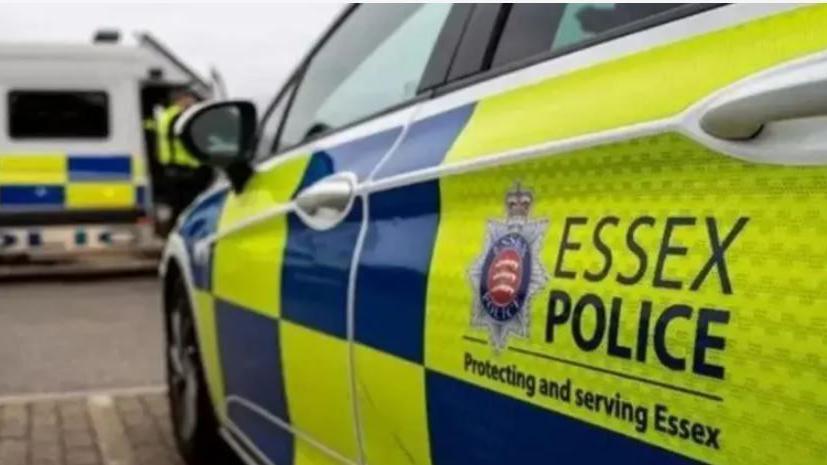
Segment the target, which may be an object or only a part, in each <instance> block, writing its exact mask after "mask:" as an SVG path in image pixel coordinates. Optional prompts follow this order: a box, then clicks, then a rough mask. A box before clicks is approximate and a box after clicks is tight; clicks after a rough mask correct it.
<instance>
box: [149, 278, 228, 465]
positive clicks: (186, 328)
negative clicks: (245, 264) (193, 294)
mask: <svg viewBox="0 0 827 465" xmlns="http://www.w3.org/2000/svg"><path fill="white" fill-rule="evenodd" d="M171 291H172V292H171V295H170V296H169V297H170V298H169V299H167V304H166V306H167V308H166V312H165V314H166V329H167V330H166V372H167V393H168V396H169V405H170V409H169V411H170V419H171V421H172V430H173V434H174V435H175V442H176V444H177V446H178V451H179V452H180V454H181V456H182V458H183V459H184V461H185V462H186V463H187V465H218V464H221V465H223V464H227V465H230V464H233V465H234V464H239V463H240V462H239V461H238V459H237V458H235V457H234V456H233V454H232V452H231V450H230V448H229V447H228V446H227V445H226V443H225V442H224V441H223V440H222V439H221V437H220V435H219V434H218V420H217V419H216V417H215V411H214V410H213V407H212V404H211V401H210V396H209V393H208V391H207V383H206V381H205V379H204V369H203V366H202V365H201V357H200V355H199V351H198V340H197V339H196V335H195V321H194V320H193V317H192V315H193V314H192V307H191V306H190V302H189V299H188V297H187V291H186V286H185V285H184V283H183V281H182V280H181V279H180V278H178V279H176V280H175V282H174V283H173V285H172V290H171Z"/></svg>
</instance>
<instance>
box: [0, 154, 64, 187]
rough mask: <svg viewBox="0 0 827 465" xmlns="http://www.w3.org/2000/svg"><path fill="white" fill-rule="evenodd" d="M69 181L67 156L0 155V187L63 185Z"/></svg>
mask: <svg viewBox="0 0 827 465" xmlns="http://www.w3.org/2000/svg"><path fill="white" fill-rule="evenodd" d="M67 179H68V175H67V168H66V155H65V154H62V153H43V154H19V153H15V154H0V185H3V184H6V185H9V184H63V183H65V182H66V181H67Z"/></svg>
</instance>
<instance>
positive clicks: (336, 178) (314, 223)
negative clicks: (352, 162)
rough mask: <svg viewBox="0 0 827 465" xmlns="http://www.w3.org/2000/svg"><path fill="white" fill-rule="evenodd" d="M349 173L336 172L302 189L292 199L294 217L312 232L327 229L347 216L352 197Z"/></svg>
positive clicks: (353, 182)
mask: <svg viewBox="0 0 827 465" xmlns="http://www.w3.org/2000/svg"><path fill="white" fill-rule="evenodd" d="M356 183H357V179H356V176H355V175H354V174H353V173H349V172H345V173H337V174H334V175H332V176H330V177H327V178H325V179H322V180H320V181H319V182H317V183H315V184H313V185H311V186H310V187H308V188H306V189H304V190H303V191H301V192H300V193H299V195H297V196H296V199H295V205H296V214H297V215H298V216H299V217H300V218H301V219H302V221H304V222H305V223H306V224H307V225H308V226H310V227H311V228H314V229H320V230H324V229H330V228H332V227H334V226H336V225H337V224H339V223H340V222H341V221H342V220H343V219H344V218H345V216H347V214H348V212H349V211H350V208H351V206H352V205H353V200H354V198H355V196H356Z"/></svg>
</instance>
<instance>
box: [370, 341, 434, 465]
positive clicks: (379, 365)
mask: <svg viewBox="0 0 827 465" xmlns="http://www.w3.org/2000/svg"><path fill="white" fill-rule="evenodd" d="M354 355H355V360H356V361H355V364H356V367H355V371H356V373H357V375H356V376H357V380H356V386H357V387H356V389H357V395H358V398H357V405H358V406H359V420H360V421H361V424H362V443H363V446H364V451H365V461H366V462H367V463H409V464H414V465H425V464H429V463H431V452H430V447H429V441H428V419H427V412H428V409H427V405H426V403H425V368H424V367H423V366H422V365H418V364H415V363H411V362H409V361H407V360H403V359H401V358H397V357H394V356H392V355H389V354H385V353H383V352H380V351H378V350H375V349H372V348H370V347H367V346H363V345H356V346H355V347H354Z"/></svg>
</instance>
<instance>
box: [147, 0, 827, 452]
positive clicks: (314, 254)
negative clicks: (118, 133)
mask: <svg viewBox="0 0 827 465" xmlns="http://www.w3.org/2000/svg"><path fill="white" fill-rule="evenodd" d="M825 30H827V7H825V6H823V5H809V6H798V5H789V4H773V5H747V4H736V5H727V6H718V5H683V4H670V5H655V4H554V5H550V4H545V5H544V4H526V5H521V4H514V5H511V4H505V5H500V4H485V5H469V4H463V5H448V4H425V5H417V4H405V5H378V4H371V5H363V6H352V7H349V8H348V9H347V10H346V11H345V12H344V14H343V15H342V16H341V17H340V19H338V20H337V21H336V22H335V24H334V25H333V27H332V28H331V29H330V30H329V31H328V32H327V33H326V34H325V35H324V36H323V38H322V39H321V41H320V42H319V43H318V45H316V46H315V47H314V48H313V49H312V51H311V52H310V53H309V55H308V56H307V58H306V59H305V60H304V61H303V62H302V63H301V65H300V66H299V67H298V68H297V71H295V73H294V74H293V75H292V77H291V78H290V79H289V80H288V81H287V84H286V85H284V86H283V87H282V89H281V90H280V91H279V92H278V96H277V97H276V98H275V100H274V101H273V103H272V104H271V105H270V106H269V108H268V110H267V112H266V113H265V114H264V116H263V118H261V119H260V121H259V120H258V118H257V116H256V112H255V107H254V106H253V105H252V104H251V103H249V102H244V101H225V102H213V103H205V104H201V105H199V106H197V107H194V108H192V109H190V110H188V111H187V113H186V114H185V115H184V116H182V118H181V119H180V121H179V122H178V124H177V126H176V130H177V132H178V133H179V134H180V135H181V136H182V137H183V139H184V143H185V144H186V145H187V146H188V148H189V149H191V151H192V152H193V153H194V154H196V155H197V156H198V157H200V158H201V159H202V160H204V161H205V162H207V163H210V164H212V165H214V166H216V167H218V168H220V169H221V170H222V171H223V172H224V173H225V175H226V179H225V181H221V182H219V183H218V184H217V185H215V186H214V187H213V188H211V189H210V190H209V191H208V192H206V193H205V194H203V195H202V196H201V197H200V198H199V199H198V200H197V201H196V202H195V203H194V204H193V205H192V206H191V207H190V209H189V210H188V211H187V212H186V213H185V214H184V215H183V216H182V218H181V219H180V221H179V224H178V227H177V231H176V232H175V233H174V234H173V235H172V237H171V239H170V240H169V243H168V245H167V248H166V252H165V255H164V262H163V265H162V277H163V282H164V310H165V314H166V315H167V317H166V321H167V335H168V338H167V340H168V374H169V376H168V378H169V395H170V399H171V402H172V408H171V411H172V417H173V421H174V430H175V433H176V437H177V440H178V443H179V446H180V449H181V451H182V452H183V455H184V456H185V458H186V460H187V461H188V463H190V464H197V463H198V464H200V463H218V462H220V460H221V459H220V457H224V456H223V455H221V454H225V453H227V454H229V453H230V451H232V454H233V456H237V458H240V459H241V460H243V461H244V462H245V463H248V464H268V465H269V464H275V465H308V464H314V465H316V464H330V465H332V464H360V465H362V464H370V465H394V464H434V465H454V464H503V463H514V464H518V463H520V464H521V463H561V464H598V463H612V464H658V465H663V464H685V463H710V464H750V465H752V464H778V463H784V464H824V463H827V357H825V355H827V292H825V289H827V240H825V231H827V208H825V206H827V131H825V130H824V128H825V127H826V126H825V121H827V97H825V96H827V34H825V33H824V31H825ZM274 53H276V52H274ZM227 457H229V455H228V456H227ZM227 460H230V459H229V458H228V459H227Z"/></svg>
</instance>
